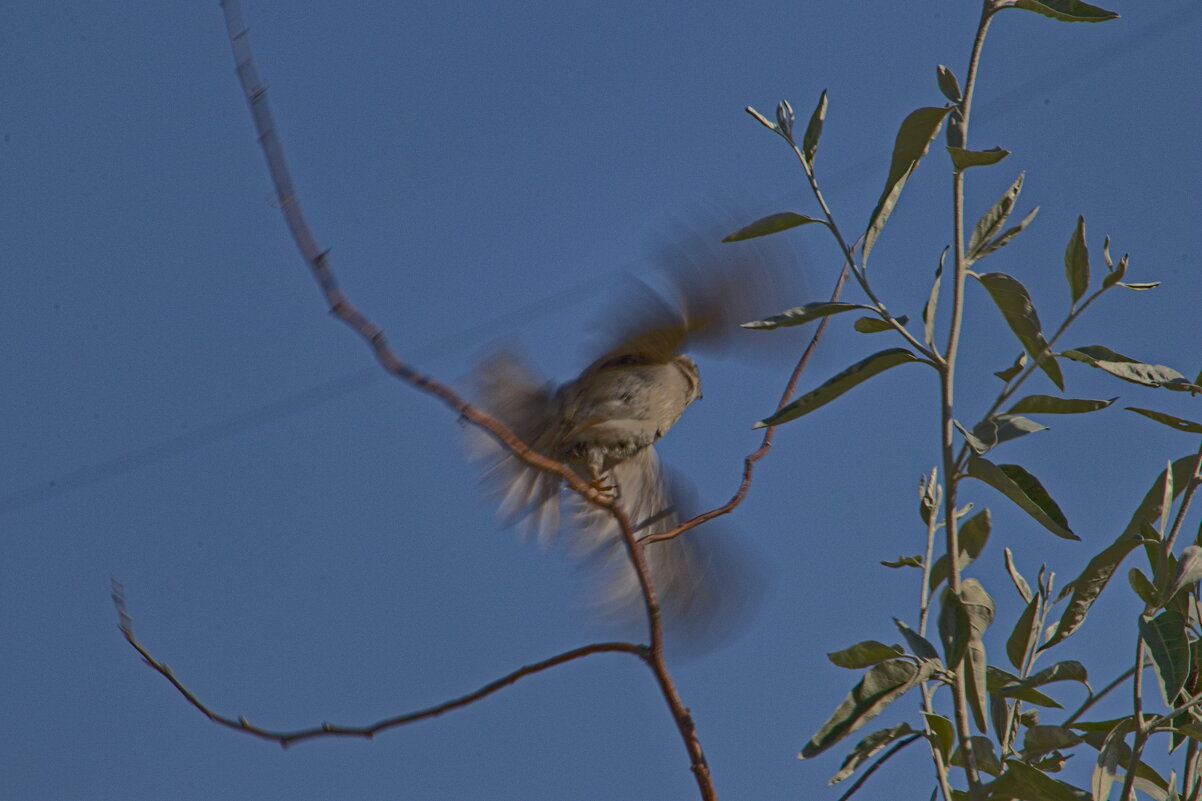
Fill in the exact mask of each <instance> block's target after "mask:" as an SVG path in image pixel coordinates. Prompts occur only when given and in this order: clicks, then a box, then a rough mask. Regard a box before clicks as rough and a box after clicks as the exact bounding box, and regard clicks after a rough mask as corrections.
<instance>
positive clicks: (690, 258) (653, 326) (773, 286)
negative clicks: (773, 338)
mask: <svg viewBox="0 0 1202 801" xmlns="http://www.w3.org/2000/svg"><path fill="white" fill-rule="evenodd" d="M737 227H738V225H735V224H733V223H731V224H729V225H728V226H727V227H725V228H724V227H720V226H718V225H711V226H709V227H708V229H707V230H706V231H703V232H698V231H696V230H690V231H686V232H685V233H683V234H679V235H677V236H676V237H674V238H673V239H672V240H671V241H670V242H668V243H666V244H664V245H662V246H661V247H659V248H658V249H657V250H656V251H655V253H654V256H653V261H654V264H655V265H656V271H657V273H658V274H659V275H660V276H661V277H662V279H663V283H664V286H665V288H666V290H667V293H666V297H664V296H661V295H660V294H658V293H657V292H655V291H654V290H652V289H651V288H650V287H649V286H647V285H646V284H644V283H642V282H640V281H634V282H633V284H634V286H633V287H632V289H631V290H629V291H627V292H624V293H623V294H622V296H621V297H620V298H618V299H617V300H616V301H615V302H614V303H613V304H612V306H611V308H610V309H609V310H608V312H607V313H606V315H605V318H604V325H603V326H602V327H601V328H602V331H601V342H602V346H601V347H602V348H604V349H605V350H604V351H603V352H604V354H605V355H604V356H602V357H601V358H599V359H598V360H597V362H603V361H606V360H609V359H612V358H615V357H617V356H621V355H627V354H630V355H638V356H641V357H644V358H646V359H648V360H649V361H660V362H664V361H667V360H668V359H670V358H672V356H673V355H675V354H677V353H680V352H682V351H684V350H686V349H691V348H701V349H708V350H710V351H712V352H718V351H721V350H723V349H724V348H725V346H726V345H728V344H729V343H730V342H731V341H732V340H733V339H734V338H736V337H739V336H740V335H744V336H746V335H748V332H746V331H743V330H742V329H740V328H739V325H740V324H741V323H745V322H748V321H749V320H758V319H762V318H763V317H765V316H767V315H769V314H775V313H777V312H779V311H781V310H783V309H785V308H787V307H788V306H790V305H797V303H798V302H799V297H800V289H799V286H800V281H799V280H798V276H799V269H798V267H797V263H796V258H795V256H794V254H793V252H792V251H791V250H790V248H789V247H788V246H787V245H786V244H785V243H784V241H783V240H781V239H779V238H778V239H776V240H767V241H766V240H763V239H758V240H749V241H745V242H729V243H724V242H722V241H721V240H722V237H723V236H724V235H725V234H727V233H730V231H732V230H734V229H735V228H737ZM751 336H755V334H751ZM759 339H761V340H762V339H763V338H762V337H759ZM600 349H601V348H598V350H600Z"/></svg>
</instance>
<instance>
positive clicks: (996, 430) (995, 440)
mask: <svg viewBox="0 0 1202 801" xmlns="http://www.w3.org/2000/svg"><path fill="white" fill-rule="evenodd" d="M1047 430H1048V427H1047V426H1045V425H1042V424H1040V423H1037V422H1035V421H1034V420H1030V419H1028V418H1026V417H1019V416H1017V415H1013V414H997V415H994V416H993V417H986V418H985V419H984V420H982V421H981V422H979V423H977V424H976V425H975V426H973V429H972V433H973V436H974V437H975V438H976V439H977V441H979V442H981V443H982V444H983V445H984V446H985V451H987V450H989V449H991V448H994V447H996V446H998V445H1000V444H1001V443H1003V442H1006V441H1008V440H1012V439H1018V438H1019V437H1021V436H1025V435H1026V434H1031V433H1033V432H1035V431H1047ZM985 451H980V450H979V451H977V453H978V454H983V453H985Z"/></svg>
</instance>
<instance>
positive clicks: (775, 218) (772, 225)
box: [722, 211, 826, 242]
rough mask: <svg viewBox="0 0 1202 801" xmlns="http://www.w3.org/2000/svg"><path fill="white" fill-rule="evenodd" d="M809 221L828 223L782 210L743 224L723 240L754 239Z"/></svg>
mask: <svg viewBox="0 0 1202 801" xmlns="http://www.w3.org/2000/svg"><path fill="white" fill-rule="evenodd" d="M809 223H821V224H822V225H826V222H825V221H824V220H819V219H816V218H814V217H808V216H806V215H805V214H795V213H794V212H791V211H782V212H780V213H779V214H769V215H768V216H767V217H761V218H760V219H758V220H756V221H755V222H753V223H751V224H750V225H745V226H743V227H742V228H740V229H739V230H737V231H735V232H734V233H733V234H731V235H730V236H727V237H726V238H724V239H723V240H722V241H723V242H739V241H741V240H743V239H753V238H755V237H757V236H767V235H768V234H775V233H777V232H779V231H787V230H789V229H790V228H796V227H797V226H799V225H808V224H809Z"/></svg>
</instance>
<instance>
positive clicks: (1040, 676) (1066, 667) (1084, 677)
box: [1022, 659, 1093, 693]
mask: <svg viewBox="0 0 1202 801" xmlns="http://www.w3.org/2000/svg"><path fill="white" fill-rule="evenodd" d="M1054 681H1077V682H1080V683H1082V684H1084V685H1085V689H1087V690H1089V691H1090V692H1091V693H1092V692H1093V688H1091V687H1090V686H1089V674H1088V673H1087V672H1086V670H1085V665H1082V664H1081V663H1080V662H1078V661H1076V660H1075V659H1066V660H1064V661H1063V662H1057V663H1056V664H1054V665H1051V666H1049V667H1046V668H1044V669H1043V670H1041V671H1039V672H1038V673H1034V674H1032V675H1030V676H1028V677H1027V678H1025V679H1023V680H1022V682H1023V684H1026V685H1027V686H1029V687H1042V686H1043V685H1045V684H1051V683H1052V682H1054Z"/></svg>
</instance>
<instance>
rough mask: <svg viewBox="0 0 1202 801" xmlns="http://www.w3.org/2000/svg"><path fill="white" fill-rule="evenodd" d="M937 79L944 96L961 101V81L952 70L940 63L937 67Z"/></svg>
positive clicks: (955, 101)
mask: <svg viewBox="0 0 1202 801" xmlns="http://www.w3.org/2000/svg"><path fill="white" fill-rule="evenodd" d="M935 80H936V81H938V83H939V91H940V92H943V96H944V97H946V98H947V99H948V100H950V101H951V102H953V103H959V102H960V98H961V94H960V82H959V81H957V80H956V76H955V74H953V73H952V71H951V70H949V69H948V68H947V67H945V66H943V65H942V64H940V65H939V66H938V67H936V68H935Z"/></svg>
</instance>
